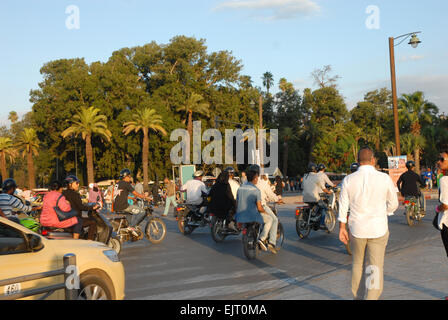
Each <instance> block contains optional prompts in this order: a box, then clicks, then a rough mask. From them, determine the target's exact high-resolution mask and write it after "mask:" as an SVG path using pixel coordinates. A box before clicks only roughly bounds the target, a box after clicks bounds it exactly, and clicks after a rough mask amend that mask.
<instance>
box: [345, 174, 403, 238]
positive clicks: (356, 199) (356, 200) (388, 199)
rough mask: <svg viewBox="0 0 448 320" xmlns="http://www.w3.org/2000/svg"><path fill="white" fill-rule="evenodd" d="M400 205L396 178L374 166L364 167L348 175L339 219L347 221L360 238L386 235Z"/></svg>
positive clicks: (352, 232) (355, 235) (356, 236)
mask: <svg viewBox="0 0 448 320" xmlns="http://www.w3.org/2000/svg"><path fill="white" fill-rule="evenodd" d="M397 208H398V197H397V193H396V190H395V185H394V183H393V182H392V179H391V178H390V177H389V176H388V175H387V174H385V173H382V172H379V171H377V170H376V169H375V168H374V167H372V166H361V167H360V168H359V169H358V171H357V172H355V173H352V174H351V175H349V176H347V177H345V179H344V181H343V182H342V190H341V195H340V197H339V221H340V222H342V223H347V212H348V209H350V217H349V219H348V225H349V228H350V232H351V234H352V235H353V236H354V237H355V238H360V239H377V238H381V237H383V236H384V235H385V234H386V233H387V231H388V230H389V228H388V221H387V217H388V216H391V215H393V214H394V212H395V210H397Z"/></svg>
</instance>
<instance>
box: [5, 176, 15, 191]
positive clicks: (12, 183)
mask: <svg viewBox="0 0 448 320" xmlns="http://www.w3.org/2000/svg"><path fill="white" fill-rule="evenodd" d="M16 188H17V183H16V181H15V180H14V179H11V178H9V179H6V180H5V181H3V185H2V189H3V192H8V191H9V190H12V189H16Z"/></svg>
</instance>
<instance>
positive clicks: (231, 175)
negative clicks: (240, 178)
mask: <svg viewBox="0 0 448 320" xmlns="http://www.w3.org/2000/svg"><path fill="white" fill-rule="evenodd" d="M224 171H226V172H228V173H229V184H230V189H231V190H232V194H233V197H234V198H235V200H236V195H237V192H238V189H239V188H240V184H239V183H238V182H236V181H235V179H233V178H234V177H235V169H233V167H227V168H226V169H225V170H224Z"/></svg>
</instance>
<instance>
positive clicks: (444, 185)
mask: <svg viewBox="0 0 448 320" xmlns="http://www.w3.org/2000/svg"><path fill="white" fill-rule="evenodd" d="M440 202H441V203H443V204H444V205H448V177H442V178H440ZM443 225H445V226H447V227H448V210H447V211H445V212H443V213H442V212H441V213H439V228H440V230H442V229H443Z"/></svg>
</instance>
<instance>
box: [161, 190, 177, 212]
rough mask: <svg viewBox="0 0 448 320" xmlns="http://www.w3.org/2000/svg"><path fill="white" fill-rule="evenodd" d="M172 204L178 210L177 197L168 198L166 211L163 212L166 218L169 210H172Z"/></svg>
mask: <svg viewBox="0 0 448 320" xmlns="http://www.w3.org/2000/svg"><path fill="white" fill-rule="evenodd" d="M171 202H172V203H173V206H174V208H176V207H177V202H176V195H174V196H171V197H166V203H165V211H164V212H163V215H164V216H166V215H168V210H170V205H171Z"/></svg>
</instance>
